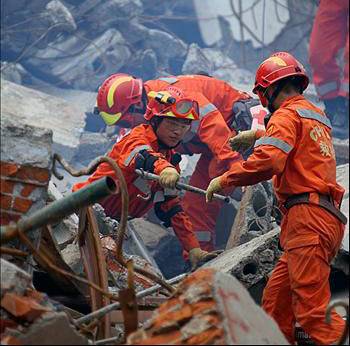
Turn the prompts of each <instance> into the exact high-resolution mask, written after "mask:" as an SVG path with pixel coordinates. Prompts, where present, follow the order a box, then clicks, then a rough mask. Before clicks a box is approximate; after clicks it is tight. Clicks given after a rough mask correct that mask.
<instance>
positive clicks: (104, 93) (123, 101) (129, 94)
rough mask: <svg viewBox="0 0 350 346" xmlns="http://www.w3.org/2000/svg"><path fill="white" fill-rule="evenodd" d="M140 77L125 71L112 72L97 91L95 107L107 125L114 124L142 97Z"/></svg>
mask: <svg viewBox="0 0 350 346" xmlns="http://www.w3.org/2000/svg"><path fill="white" fill-rule="evenodd" d="M142 89H143V83H142V79H138V78H134V77H132V76H130V75H128V74H125V73H117V74H112V75H111V76H110V77H108V78H107V79H106V80H105V81H104V82H103V83H102V85H101V87H100V88H99V90H98V93H97V108H98V111H99V114H100V115H101V117H102V118H103V120H104V121H105V123H106V124H107V125H113V124H115V123H116V122H117V121H118V120H119V119H120V118H121V116H122V115H123V114H125V113H126V112H127V110H128V109H129V107H130V106H131V105H133V104H137V103H139V102H140V101H141V98H142Z"/></svg>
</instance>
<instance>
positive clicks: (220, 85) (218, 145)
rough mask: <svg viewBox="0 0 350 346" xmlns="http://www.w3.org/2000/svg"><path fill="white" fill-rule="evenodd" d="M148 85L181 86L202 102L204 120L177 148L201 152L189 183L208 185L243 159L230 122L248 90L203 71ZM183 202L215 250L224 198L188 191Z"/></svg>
mask: <svg viewBox="0 0 350 346" xmlns="http://www.w3.org/2000/svg"><path fill="white" fill-rule="evenodd" d="M144 87H145V89H146V91H147V92H149V91H151V90H152V91H161V90H167V89H171V90H173V91H175V92H176V90H177V89H179V90H181V91H183V92H185V93H186V96H188V97H191V98H193V99H194V100H196V101H197V102H198V104H199V107H200V121H199V122H197V124H193V125H192V128H191V132H190V133H189V134H188V136H186V137H185V139H184V141H183V145H182V146H181V147H180V148H176V149H177V150H178V151H180V152H181V153H182V154H201V157H200V159H199V161H198V163H197V165H196V168H195V170H194V172H193V174H192V176H191V179H190V182H189V184H191V185H193V186H197V187H199V188H202V189H206V188H207V186H208V183H209V182H210V180H211V179H212V178H214V177H216V176H218V175H220V174H222V173H223V172H225V171H226V170H227V169H229V167H230V165H231V164H232V163H233V162H235V161H237V160H241V159H242V157H241V155H240V154H239V153H236V152H232V150H231V149H230V147H229V146H228V145H227V142H228V139H229V138H230V137H232V135H234V134H236V132H235V131H234V130H232V129H231V126H230V125H231V123H232V121H233V113H232V107H233V105H234V103H235V102H236V101H239V100H245V99H249V98H250V96H249V95H248V94H246V93H243V92H241V91H238V90H236V89H234V88H232V87H231V86H230V85H229V84H227V83H226V82H224V81H222V80H218V79H215V78H212V77H207V76H202V75H183V76H176V77H175V76H169V77H163V78H159V79H157V80H150V81H147V82H145V83H144ZM231 190H232V189H231ZM182 206H183V208H184V210H185V212H186V214H187V215H188V216H189V217H190V219H191V221H192V223H193V228H194V231H195V232H196V235H197V238H198V240H199V242H200V245H201V248H202V249H204V250H207V251H212V250H214V244H215V224H216V218H217V216H218V214H219V211H220V208H221V207H222V202H220V201H214V202H213V203H211V204H210V205H208V204H207V203H205V199H204V198H203V196H200V195H197V194H194V193H191V192H186V194H185V196H184V198H183V202H182Z"/></svg>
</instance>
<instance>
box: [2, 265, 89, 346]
mask: <svg viewBox="0 0 350 346" xmlns="http://www.w3.org/2000/svg"><path fill="white" fill-rule="evenodd" d="M0 261H1V302H0V305H1V344H2V345H45V344H51V345H60V344H68V343H69V344H73V345H87V344H88V343H87V339H86V338H85V337H84V336H83V335H82V334H80V333H79V332H78V331H77V330H76V329H75V327H74V326H73V324H72V323H71V321H70V317H69V316H68V315H67V314H66V312H64V307H63V306H61V305H60V304H58V303H57V302H54V301H52V300H51V299H50V298H49V297H48V296H47V295H46V294H44V293H41V292H38V291H36V290H35V289H34V288H33V286H32V278H31V276H30V275H29V274H28V273H26V272H25V271H23V270H22V269H20V268H18V267H17V266H15V265H14V264H12V263H10V262H8V261H6V260H4V259H2V258H1V259H0ZM63 330H64V333H62V331H63Z"/></svg>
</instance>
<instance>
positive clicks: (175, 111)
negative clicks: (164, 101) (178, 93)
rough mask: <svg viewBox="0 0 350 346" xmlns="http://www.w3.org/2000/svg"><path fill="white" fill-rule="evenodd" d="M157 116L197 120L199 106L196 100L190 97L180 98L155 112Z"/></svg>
mask: <svg viewBox="0 0 350 346" xmlns="http://www.w3.org/2000/svg"><path fill="white" fill-rule="evenodd" d="M157 115H158V116H167V117H174V118H179V119H189V120H198V119H199V106H198V102H197V101H193V100H191V99H186V98H184V99H180V100H177V101H176V102H175V103H174V104H171V105H169V106H167V107H165V108H164V109H163V110H162V111H160V112H159V113H157Z"/></svg>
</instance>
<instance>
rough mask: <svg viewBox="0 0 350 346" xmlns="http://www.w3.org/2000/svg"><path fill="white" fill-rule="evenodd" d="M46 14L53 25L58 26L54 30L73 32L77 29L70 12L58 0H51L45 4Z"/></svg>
mask: <svg viewBox="0 0 350 346" xmlns="http://www.w3.org/2000/svg"><path fill="white" fill-rule="evenodd" d="M46 14H47V16H48V17H49V18H50V20H51V22H52V24H53V25H55V26H58V28H56V30H60V31H61V30H62V31H68V32H73V31H75V30H76V29H77V24H76V23H75V21H74V18H73V16H72V14H71V13H70V12H69V10H68V8H67V7H66V6H64V4H63V3H62V2H61V1H59V0H52V1H50V2H49V3H48V4H46Z"/></svg>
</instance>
